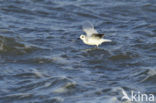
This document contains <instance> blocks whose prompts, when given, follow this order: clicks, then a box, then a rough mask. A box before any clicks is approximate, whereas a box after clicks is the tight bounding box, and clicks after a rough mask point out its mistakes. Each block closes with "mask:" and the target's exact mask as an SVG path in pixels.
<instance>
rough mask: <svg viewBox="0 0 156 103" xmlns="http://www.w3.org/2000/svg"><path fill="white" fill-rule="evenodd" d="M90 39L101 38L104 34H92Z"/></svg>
mask: <svg viewBox="0 0 156 103" xmlns="http://www.w3.org/2000/svg"><path fill="white" fill-rule="evenodd" d="M92 37H96V38H103V37H104V34H92Z"/></svg>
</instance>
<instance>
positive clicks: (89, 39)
mask: <svg viewBox="0 0 156 103" xmlns="http://www.w3.org/2000/svg"><path fill="white" fill-rule="evenodd" d="M82 29H83V31H84V32H85V33H86V35H83V34H82V35H80V39H81V40H82V41H83V43H85V44H87V45H96V47H98V46H99V45H101V44H102V43H103V42H111V41H112V40H109V39H104V38H103V37H104V34H99V33H98V32H97V31H96V30H95V29H94V26H93V24H91V23H90V22H86V23H85V24H84V25H83V27H82Z"/></svg>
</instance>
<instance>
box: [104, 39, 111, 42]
mask: <svg viewBox="0 0 156 103" xmlns="http://www.w3.org/2000/svg"><path fill="white" fill-rule="evenodd" d="M103 42H112V40H109V39H103Z"/></svg>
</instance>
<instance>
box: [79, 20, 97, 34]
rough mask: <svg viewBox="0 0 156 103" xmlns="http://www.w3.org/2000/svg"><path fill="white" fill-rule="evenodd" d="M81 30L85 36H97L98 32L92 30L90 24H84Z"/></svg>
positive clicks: (92, 27)
mask: <svg viewBox="0 0 156 103" xmlns="http://www.w3.org/2000/svg"><path fill="white" fill-rule="evenodd" d="M82 29H83V31H84V32H85V33H86V34H87V36H92V35H93V34H98V32H97V31H96V30H95V29H94V26H93V24H91V23H90V22H86V23H84V25H83V26H82Z"/></svg>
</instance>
